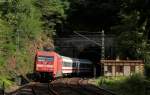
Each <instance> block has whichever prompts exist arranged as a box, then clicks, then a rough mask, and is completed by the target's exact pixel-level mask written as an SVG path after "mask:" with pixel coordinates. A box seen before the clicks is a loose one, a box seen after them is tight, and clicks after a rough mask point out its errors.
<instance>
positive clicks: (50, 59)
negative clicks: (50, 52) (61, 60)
mask: <svg viewBox="0 0 150 95" xmlns="http://www.w3.org/2000/svg"><path fill="white" fill-rule="evenodd" d="M53 60H54V58H53V57H51V56H38V61H48V62H51V61H53Z"/></svg>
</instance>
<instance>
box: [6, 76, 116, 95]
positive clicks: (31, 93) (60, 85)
mask: <svg viewBox="0 0 150 95" xmlns="http://www.w3.org/2000/svg"><path fill="white" fill-rule="evenodd" d="M88 80H89V79H83V78H61V79H57V80H54V81H52V82H51V83H40V82H34V83H28V84H26V85H24V86H22V87H20V88H19V89H17V90H16V91H13V92H11V93H6V95H115V94H114V93H112V92H111V91H108V90H105V89H102V88H98V87H96V86H94V85H91V84H89V82H88Z"/></svg>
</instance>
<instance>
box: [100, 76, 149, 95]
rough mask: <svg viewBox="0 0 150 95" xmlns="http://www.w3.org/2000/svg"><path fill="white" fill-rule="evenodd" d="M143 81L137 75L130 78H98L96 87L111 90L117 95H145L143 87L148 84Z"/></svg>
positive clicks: (143, 79)
mask: <svg viewBox="0 0 150 95" xmlns="http://www.w3.org/2000/svg"><path fill="white" fill-rule="evenodd" d="M145 80H146V79H145V77H144V76H142V75H138V74H135V75H132V76H130V77H111V78H107V77H100V78H98V79H97V86H101V87H103V88H106V89H109V90H112V91H114V92H115V93H117V95H146V90H145V87H146V86H148V85H150V83H149V82H148V81H145ZM147 95H150V94H147Z"/></svg>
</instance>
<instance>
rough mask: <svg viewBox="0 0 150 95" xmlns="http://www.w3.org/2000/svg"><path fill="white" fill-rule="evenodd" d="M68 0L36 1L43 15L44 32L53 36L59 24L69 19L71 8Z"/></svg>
mask: <svg viewBox="0 0 150 95" xmlns="http://www.w3.org/2000/svg"><path fill="white" fill-rule="evenodd" d="M67 1H68V0H36V6H37V7H38V8H39V10H40V11H41V13H42V20H43V21H44V23H43V29H44V32H45V33H47V35H49V36H51V35H52V33H53V32H55V27H56V25H57V24H60V23H62V21H64V20H65V19H66V17H67V14H66V10H67V9H68V8H69V2H67Z"/></svg>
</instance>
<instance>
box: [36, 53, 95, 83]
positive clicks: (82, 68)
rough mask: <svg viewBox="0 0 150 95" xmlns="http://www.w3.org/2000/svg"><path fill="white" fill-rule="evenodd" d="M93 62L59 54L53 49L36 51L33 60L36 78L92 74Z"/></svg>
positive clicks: (49, 78) (50, 78) (51, 78)
mask: <svg viewBox="0 0 150 95" xmlns="http://www.w3.org/2000/svg"><path fill="white" fill-rule="evenodd" d="M92 69H93V64H92V62H91V61H90V60H87V59H78V58H71V57H66V56H61V55H60V54H58V53H57V52H55V51H37V52H36V56H35V62H34V74H35V77H36V79H48V80H54V79H56V78H59V77H64V76H84V75H90V74H92V71H93V70H92Z"/></svg>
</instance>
